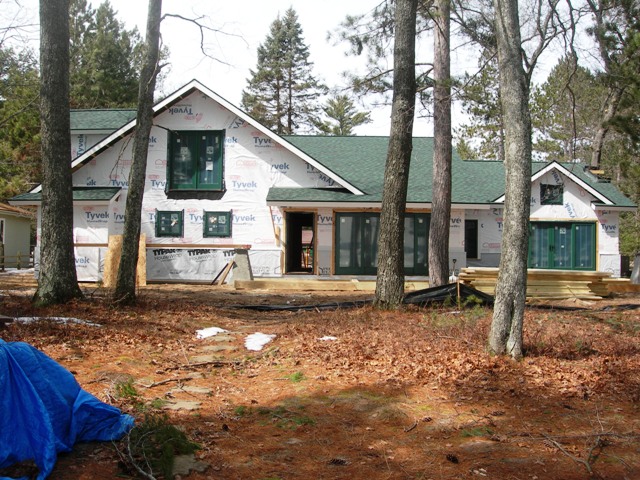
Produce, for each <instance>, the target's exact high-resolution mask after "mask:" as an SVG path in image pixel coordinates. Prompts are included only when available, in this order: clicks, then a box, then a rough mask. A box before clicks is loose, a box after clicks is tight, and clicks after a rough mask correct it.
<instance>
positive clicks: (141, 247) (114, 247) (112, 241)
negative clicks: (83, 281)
mask: <svg viewBox="0 0 640 480" xmlns="http://www.w3.org/2000/svg"><path fill="white" fill-rule="evenodd" d="M121 255H122V235H109V247H108V249H107V256H106V257H105V259H104V271H103V273H102V285H103V286H104V287H105V288H114V287H115V286H116V279H117V276H118V269H119V267H120V257H121ZM146 284H147V249H146V236H145V235H144V234H141V235H140V243H139V244H138V264H137V265H136V285H137V286H139V287H140V286H144V285H146Z"/></svg>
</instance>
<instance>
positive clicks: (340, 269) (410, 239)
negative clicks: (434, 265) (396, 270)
mask: <svg viewBox="0 0 640 480" xmlns="http://www.w3.org/2000/svg"><path fill="white" fill-rule="evenodd" d="M335 219H336V222H335V245H336V248H335V258H334V270H335V274H336V275H375V274H376V272H377V270H378V264H377V262H378V237H379V234H380V214H379V213H373V212H336V214H335ZM429 220H430V216H429V214H426V213H407V214H405V228H404V230H405V232H404V270H405V274H406V275H427V274H428V261H427V259H428V255H427V245H428V238H429Z"/></svg>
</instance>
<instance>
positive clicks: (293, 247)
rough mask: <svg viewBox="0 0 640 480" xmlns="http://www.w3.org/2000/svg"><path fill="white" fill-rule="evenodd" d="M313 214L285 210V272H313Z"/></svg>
mask: <svg viewBox="0 0 640 480" xmlns="http://www.w3.org/2000/svg"><path fill="white" fill-rule="evenodd" d="M314 224H315V214H313V213H309V212H286V213H285V228H286V242H287V243H286V246H285V257H284V258H285V260H284V261H285V265H284V268H285V273H313V262H314V252H315V235H314V232H315V230H314Z"/></svg>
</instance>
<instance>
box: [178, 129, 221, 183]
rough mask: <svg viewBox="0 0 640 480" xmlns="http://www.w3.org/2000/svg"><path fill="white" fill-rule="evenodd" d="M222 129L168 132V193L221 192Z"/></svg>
mask: <svg viewBox="0 0 640 480" xmlns="http://www.w3.org/2000/svg"><path fill="white" fill-rule="evenodd" d="M224 135H225V133H224V130H196V131H178V132H169V152H168V162H167V170H168V171H167V178H168V179H169V183H168V188H169V190H170V191H171V190H173V191H175V190H191V191H221V190H223V186H224V182H223V178H224V177H223V157H224Z"/></svg>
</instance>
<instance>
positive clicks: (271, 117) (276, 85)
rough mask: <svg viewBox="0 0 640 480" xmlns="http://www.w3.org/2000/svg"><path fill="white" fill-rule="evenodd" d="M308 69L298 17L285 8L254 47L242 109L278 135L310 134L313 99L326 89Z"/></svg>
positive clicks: (314, 119)
mask: <svg viewBox="0 0 640 480" xmlns="http://www.w3.org/2000/svg"><path fill="white" fill-rule="evenodd" d="M312 69H313V63H312V62H310V61H309V47H308V46H307V45H306V44H305V42H304V38H303V35H302V27H301V26H300V23H299V22H298V16H297V14H296V12H295V11H294V10H293V9H292V8H289V10H287V12H286V13H285V14H284V17H283V18H279V17H278V18H277V19H276V20H275V21H274V22H273V23H272V24H271V30H270V33H269V35H268V36H267V38H266V40H265V42H264V43H263V44H261V45H260V46H259V47H258V64H257V67H256V70H255V71H254V70H251V71H250V72H251V78H250V79H249V80H248V86H247V89H246V90H244V91H243V92H242V107H243V108H244V109H245V110H246V111H247V112H248V113H249V114H250V115H251V116H253V117H254V118H255V119H256V120H258V121H260V122H261V123H262V124H263V125H265V126H267V127H269V128H270V129H271V130H273V131H274V132H276V133H278V134H285V135H287V134H293V133H298V132H301V131H305V130H306V131H311V130H313V127H314V125H316V124H317V122H318V119H317V117H318V114H319V110H320V105H319V104H318V102H317V99H318V97H319V96H321V95H322V94H324V93H325V91H326V87H325V86H324V85H322V84H321V83H320V82H319V81H318V80H317V79H316V78H315V77H314V76H313V73H312Z"/></svg>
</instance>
